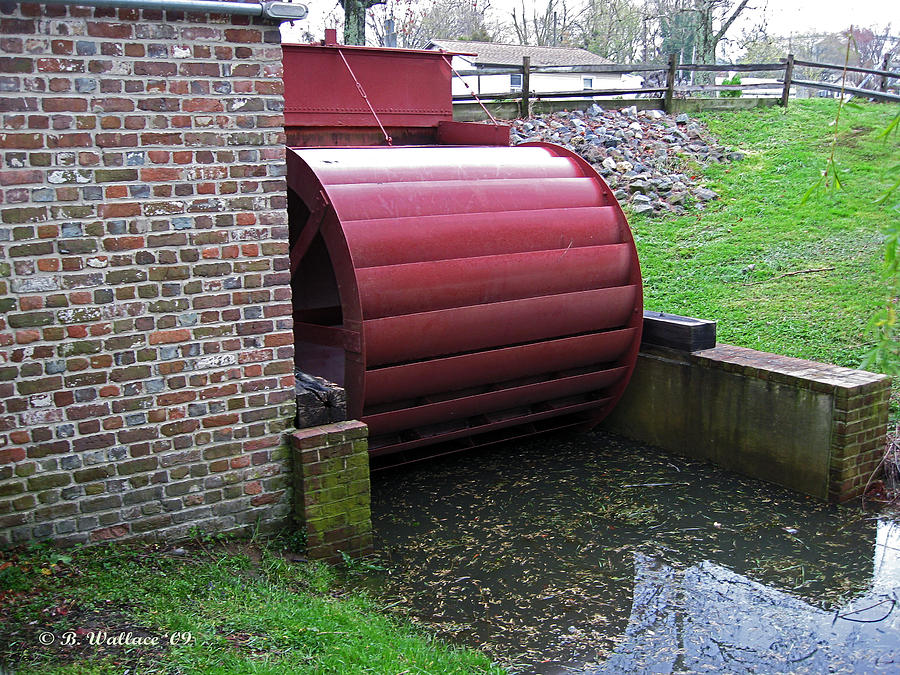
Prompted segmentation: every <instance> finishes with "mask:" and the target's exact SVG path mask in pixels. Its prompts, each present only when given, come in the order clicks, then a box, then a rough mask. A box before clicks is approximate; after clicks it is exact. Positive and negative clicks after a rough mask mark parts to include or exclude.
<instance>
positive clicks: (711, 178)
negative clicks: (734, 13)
mask: <svg viewBox="0 0 900 675" xmlns="http://www.w3.org/2000/svg"><path fill="white" fill-rule="evenodd" d="M836 108H837V104H836V102H834V101H831V100H805V101H796V102H791V105H790V107H789V108H788V110H787V111H785V110H783V109H781V108H767V109H754V110H748V111H740V112H729V113H707V114H704V115H701V116H699V117H700V119H701V120H702V121H703V122H705V123H706V124H707V125H708V126H709V129H710V130H711V131H712V132H713V134H715V135H716V136H717V137H718V139H719V140H720V142H721V143H723V144H725V145H728V146H732V147H735V148H737V149H739V150H741V151H742V152H744V153H745V154H746V157H745V159H744V160H742V161H740V162H736V163H729V164H715V165H712V166H709V167H706V168H703V169H701V168H700V167H696V166H695V167H688V169H689V170H692V172H693V173H695V174H700V173H701V172H702V174H703V175H705V177H706V183H707V186H708V187H710V188H712V189H713V190H715V191H716V192H718V193H719V194H720V196H721V199H720V200H719V201H717V202H712V203H711V204H710V205H709V206H708V207H707V208H706V209H705V210H704V211H700V212H692V213H690V214H688V215H685V216H681V217H677V218H676V217H664V218H656V219H650V218H642V217H633V218H632V219H631V222H632V225H633V228H634V231H635V238H636V240H637V245H638V250H639V253H640V256H641V267H642V271H643V275H644V280H645V287H644V293H645V306H646V307H647V308H648V309H658V310H662V311H668V312H673V313H676V314H685V315H689V316H696V317H700V318H706V319H715V320H717V321H718V322H719V325H718V336H719V341H721V342H727V343H731V344H736V345H741V346H744V347H751V348H753V349H760V350H763V351H769V352H777V353H780V354H785V355H788V356H797V357H801V358H807V359H814V360H817V361H826V362H829V363H836V364H838V365H842V366H849V367H857V366H859V364H860V362H861V361H862V359H863V356H864V354H865V353H866V351H868V349H870V348H871V346H872V344H873V339H872V337H871V336H870V335H869V334H868V333H867V332H866V324H867V322H868V320H869V318H870V317H871V316H872V315H873V314H874V313H875V312H876V310H877V309H878V308H879V307H880V306H882V305H883V304H884V301H885V297H886V291H885V288H886V286H885V284H884V282H883V281H882V279H881V278H880V276H879V271H880V268H881V265H882V256H883V242H884V235H883V227H884V225H885V224H886V223H887V220H888V219H889V218H894V219H896V218H898V217H900V214H898V211H897V210H896V209H895V208H891V207H892V206H893V205H894V204H896V199H895V200H894V201H893V203H888V204H880V205H879V204H876V203H875V200H876V198H877V197H878V196H879V195H880V194H881V193H882V192H883V191H884V190H885V189H886V188H887V187H888V186H889V185H890V183H891V178H890V176H889V175H888V173H887V169H888V167H890V166H892V165H895V164H896V163H897V162H898V161H900V152H898V138H900V136H898V135H896V134H895V135H893V136H892V137H891V138H889V139H887V140H885V139H884V138H879V137H878V136H879V132H880V131H881V130H882V129H884V128H885V127H886V125H887V124H888V122H889V121H890V119H891V118H892V117H893V116H894V115H896V114H897V108H898V106H896V105H883V104H866V105H863V106H862V107H861V109H852V110H851V109H845V110H844V111H843V113H842V119H841V122H840V125H839V128H838V142H837V150H836V160H837V165H838V168H839V170H841V173H840V174H839V175H840V177H841V182H842V184H843V186H844V189H843V190H838V191H835V192H830V193H827V194H826V193H824V192H822V191H817V192H816V193H814V194H813V195H812V196H811V197H810V198H809V199H808V200H807V201H806V202H805V203H802V202H803V196H804V193H805V192H806V191H807V189H808V188H809V187H810V186H812V185H813V184H814V183H815V182H816V180H817V179H818V177H819V176H820V174H821V171H822V170H823V169H824V168H825V161H826V159H827V157H828V155H829V153H830V147H831V140H832V134H833V131H834V127H833V126H831V122H832V121H833V120H834V118H835V111H836ZM895 179H896V176H894V180H895ZM815 270H821V271H815Z"/></svg>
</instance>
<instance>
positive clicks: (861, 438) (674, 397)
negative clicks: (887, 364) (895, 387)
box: [603, 345, 891, 502]
mask: <svg viewBox="0 0 900 675" xmlns="http://www.w3.org/2000/svg"><path fill="white" fill-rule="evenodd" d="M890 382H891V380H890V378H889V377H887V376H885V375H877V374H874V373H868V372H865V371H861V370H853V369H850V368H841V367H838V366H832V365H828V364H824V363H816V362H814V361H805V360H803V359H795V358H790V357H785V356H779V355H777V354H767V353H764V352H758V351H754V350H752V349H745V348H743V347H733V346H729V345H717V346H716V347H714V348H712V349H705V350H702V351H697V352H685V351H679V350H675V349H668V348H663V347H654V346H649V345H647V346H644V347H642V349H641V353H640V356H639V357H638V363H637V366H636V368H635V371H634V376H633V378H632V380H631V383H630V384H629V386H628V390H627V391H626V392H625V396H624V397H623V398H622V400H621V401H620V403H619V405H618V406H617V407H616V409H615V410H614V411H613V412H612V414H611V415H610V416H609V417H608V418H607V419H606V420H605V421H604V422H603V427H604V428H606V429H608V430H609V431H612V432H614V433H618V434H621V435H623V436H627V437H629V438H633V439H636V440H640V441H643V442H646V443H649V444H651V445H655V446H657V447H660V448H663V449H665V450H670V451H673V452H676V453H679V454H682V455H687V456H689V457H695V458H698V459H704V460H708V461H711V462H713V463H715V464H718V465H719V466H722V467H724V468H726V469H730V470H733V471H738V472H740V473H743V474H746V475H749V476H753V477H755V478H761V479H763V480H767V481H770V482H773V483H777V484H779V485H783V486H785V487H788V488H791V489H793V490H797V491H799V492H803V493H806V494H809V495H813V496H815V497H818V498H820V499H824V500H828V501H831V502H843V501H847V500H848V499H852V498H854V497H857V496H859V495H860V494H861V493H862V491H863V490H864V488H865V485H866V482H867V481H868V479H869V476H870V475H871V473H872V471H874V470H875V468H876V467H877V465H878V462H879V461H880V459H881V455H882V452H883V449H884V443H885V435H886V433H887V417H888V399H889V396H890Z"/></svg>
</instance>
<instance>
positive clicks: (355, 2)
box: [341, 0, 386, 45]
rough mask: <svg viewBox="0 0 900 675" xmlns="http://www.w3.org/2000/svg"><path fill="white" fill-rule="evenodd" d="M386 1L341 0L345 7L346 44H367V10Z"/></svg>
mask: <svg viewBox="0 0 900 675" xmlns="http://www.w3.org/2000/svg"><path fill="white" fill-rule="evenodd" d="M385 2H386V0H341V4H342V5H343V7H344V44H345V45H364V44H366V10H367V9H369V8H370V7H374V6H375V5H381V4H384V3H385Z"/></svg>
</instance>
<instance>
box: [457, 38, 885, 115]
mask: <svg viewBox="0 0 900 675" xmlns="http://www.w3.org/2000/svg"><path fill="white" fill-rule="evenodd" d="M795 66H804V67H809V68H821V69H823V70H831V71H845V70H846V71H848V72H854V73H865V74H866V75H870V76H877V77H879V78H880V82H879V88H878V89H877V90H874V89H863V88H860V87H852V86H846V85H844V86H842V85H840V84H835V83H832V82H818V81H813V80H804V79H797V78H795V77H794V67H795ZM888 66H889V63H888V57H887V56H885V58H884V62H883V63H882V67H881V68H880V69H875V68H863V67H860V66H850V65H848V66H843V65H837V64H834V63H819V62H817V61H804V60H801V59H795V58H794V55H793V54H788V57H787V58H786V59H782V60H781V61H780V62H779V63H734V64H706V63H679V62H678V55H677V54H672V55H671V56H670V57H669V62H668V63H667V64H659V63H631V64H620V63H610V64H602V65H585V66H532V65H531V59H530V58H529V57H527V56H526V57H524V58H523V59H522V65H521V66H507V67H498V68H481V69H478V70H463V71H459V72H458V73H457V74H458V75H459V76H460V77H466V76H476V75H507V74H521V75H522V91H521V92H517V91H516V92H513V91H510V92H505V93H500V94H478V95H477V97H478V99H480V100H483V101H502V100H510V99H513V100H519V106H520V111H521V114H522V115H523V116H526V117H527V116H528V115H529V114H530V112H531V107H532V103H533V101H534V100H536V99H559V98H565V99H569V98H579V99H593V98H594V97H597V96H621V95H625V94H643V95H649V96H654V97H661V98H662V99H663V101H664V109H665V110H667V111H670V110H671V108H672V100H673V99H674V98H675V95H676V94H684V93H693V92H721V91H743V90H745V89H772V88H773V87H777V86H781V88H782V93H781V101H780V103H781V105H783V106H787V105H788V101H789V99H790V95H791V88H792V87H793V86H799V87H806V88H809V89H818V90H823V91H836V92H844V93H848V94H852V95H854V96H860V97H865V98H870V99H874V100H876V101H888V102H893V103H898V102H900V95H897V94H893V93H891V92H889V91H887V90H888V81H889V80H890V79H900V72H897V71H894V70H889V69H888ZM692 71H693V72H713V73H721V72H758V71H773V72H781V73H783V75H782V77H781V78H780V79H776V80H775V81H774V82H761V83H751V84H737V85H725V84H699V85H685V86H678V83H677V82H678V73H679V72H692ZM649 72H656V73H665V76H666V86H665V87H641V88H637V89H579V90H577V91H554V92H540V93H539V94H538V93H535V92H533V91H531V75H532V74H534V73H609V74H632V73H649ZM453 100H454V102H470V101H474V100H475V97H474V96H473V95H472V94H459V95H455V96H454V97H453Z"/></svg>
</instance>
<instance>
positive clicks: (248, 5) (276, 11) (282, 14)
mask: <svg viewBox="0 0 900 675" xmlns="http://www.w3.org/2000/svg"><path fill="white" fill-rule="evenodd" d="M40 3H41V4H44V5H78V6H85V7H122V8H126V9H158V10H166V11H170V12H195V13H200V14H206V13H210V14H238V15H242V16H261V17H265V18H267V19H277V20H279V21H299V20H302V19H305V18H306V15H307V12H308V10H307V8H306V5H303V4H300V3H292V2H272V1H269V2H228V1H227V0H40Z"/></svg>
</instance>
